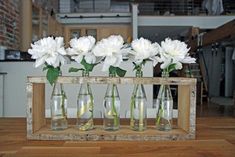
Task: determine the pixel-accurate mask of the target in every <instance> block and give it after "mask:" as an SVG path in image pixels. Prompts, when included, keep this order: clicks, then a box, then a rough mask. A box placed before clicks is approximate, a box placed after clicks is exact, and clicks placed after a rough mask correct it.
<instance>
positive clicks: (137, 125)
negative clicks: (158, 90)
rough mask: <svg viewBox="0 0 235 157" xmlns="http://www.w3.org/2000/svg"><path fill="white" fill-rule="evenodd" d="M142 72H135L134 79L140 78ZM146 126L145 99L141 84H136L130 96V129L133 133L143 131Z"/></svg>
mask: <svg viewBox="0 0 235 157" xmlns="http://www.w3.org/2000/svg"><path fill="white" fill-rule="evenodd" d="M142 75H143V72H142V71H136V77H139V78H140V77H142ZM146 126H147V98H146V94H145V90H144V86H143V84H136V85H135V86H134V90H133V93H132V96H131V108H130V127H131V129H132V130H135V131H144V130H145V129H146Z"/></svg>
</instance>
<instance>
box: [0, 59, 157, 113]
mask: <svg viewBox="0 0 235 157" xmlns="http://www.w3.org/2000/svg"><path fill="white" fill-rule="evenodd" d="M33 64H34V63H33V62H0V72H7V75H6V76H5V84H4V85H5V89H4V90H5V91H4V95H5V101H4V115H5V116H6V117H25V116H26V81H27V80H26V78H27V76H45V73H43V72H42V67H41V68H37V69H36V68H34V67H33ZM71 66H74V67H76V66H77V64H76V63H75V62H73V63H71V64H70V65H66V66H65V67H63V69H62V71H63V75H64V76H65V75H66V76H68V75H70V76H71V75H74V76H76V75H78V76H80V75H81V74H80V73H76V74H68V72H67V71H68V69H69V67H71ZM122 67H123V68H124V69H128V72H127V74H126V76H135V74H134V72H133V71H132V69H133V66H132V63H130V62H124V63H123V65H122ZM99 69H101V65H99V66H97V67H95V69H94V72H93V73H91V74H90V76H107V75H108V74H107V73H104V72H101V71H100V70H99ZM144 76H146V77H147V76H148V77H152V76H153V68H152V64H151V63H150V62H149V63H147V64H146V65H145V68H144ZM64 87H65V90H66V94H67V97H68V100H69V104H68V106H69V107H72V108H76V99H77V94H78V91H79V85H77V84H65V85H64ZM91 87H92V91H93V94H94V99H95V108H94V109H95V114H94V115H95V117H100V111H101V110H102V102H103V97H104V94H105V91H106V85H95V84H94V85H92V86H91ZM118 89H119V94H120V98H121V102H122V104H121V105H122V107H121V110H122V111H121V117H124V116H125V113H126V112H127V111H128V110H129V104H130V103H129V102H130V96H131V93H132V90H133V85H118ZM145 89H146V94H147V99H148V107H151V106H152V98H153V95H152V86H151V85H145ZM50 93H51V87H50V85H49V84H47V85H46V107H47V108H49V99H50Z"/></svg>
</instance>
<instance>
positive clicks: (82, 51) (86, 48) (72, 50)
mask: <svg viewBox="0 0 235 157" xmlns="http://www.w3.org/2000/svg"><path fill="white" fill-rule="evenodd" d="M94 45H95V38H94V37H92V36H84V37H80V38H73V39H71V40H70V47H69V48H68V49H67V52H68V55H69V56H70V57H71V58H72V59H74V60H75V61H76V62H77V63H79V64H82V65H83V67H84V68H82V69H78V68H70V69H69V72H77V71H79V70H82V71H86V72H91V71H92V70H93V68H94V66H95V65H97V63H96V56H95V55H94V53H93V52H92V51H91V50H92V49H93V47H94Z"/></svg>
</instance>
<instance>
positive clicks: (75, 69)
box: [69, 67, 84, 73]
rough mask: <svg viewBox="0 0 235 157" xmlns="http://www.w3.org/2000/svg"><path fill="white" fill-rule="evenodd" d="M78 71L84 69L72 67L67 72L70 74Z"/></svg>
mask: <svg viewBox="0 0 235 157" xmlns="http://www.w3.org/2000/svg"><path fill="white" fill-rule="evenodd" d="M80 70H84V69H82V68H73V67H71V68H69V72H70V73H71V72H78V71H80Z"/></svg>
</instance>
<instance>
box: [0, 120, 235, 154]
mask: <svg viewBox="0 0 235 157" xmlns="http://www.w3.org/2000/svg"><path fill="white" fill-rule="evenodd" d="M196 123H197V125H196V127H197V129H196V140H188V141H156V142H155V141H98V142H96V141H93V142H91V141H89V142H88V141H83V142H81V141H33V140H31V141H30V140H27V139H26V119H25V118H0V157H2V156H3V157H5V156H26V157H27V156H29V157H36V156H40V157H41V156H45V157H46V156H59V157H61V156H66V157H70V156H71V157H72V156H84V157H90V156H92V157H93V156H100V157H116V156H146V157H151V156H162V157H169V156H171V157H173V156H182V157H235V118H226V117H206V118H197V122H196Z"/></svg>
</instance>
